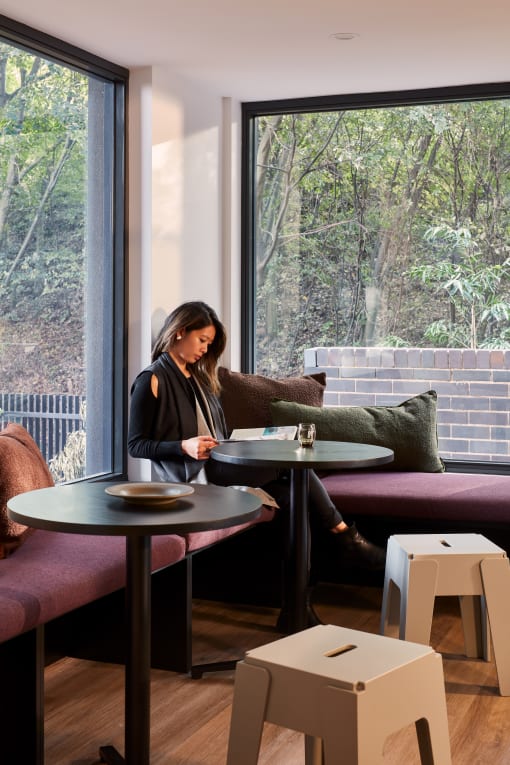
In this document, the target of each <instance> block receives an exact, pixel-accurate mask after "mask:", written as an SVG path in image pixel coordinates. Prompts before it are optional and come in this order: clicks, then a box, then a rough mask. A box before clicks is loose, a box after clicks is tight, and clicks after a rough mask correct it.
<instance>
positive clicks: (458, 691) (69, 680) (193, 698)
mask: <svg viewBox="0 0 510 765" xmlns="http://www.w3.org/2000/svg"><path fill="white" fill-rule="evenodd" d="M380 605H381V590H380V588H378V587H354V586H340V585H336V586H328V587H324V586H323V587H320V588H319V589H318V591H317V597H316V603H315V606H316V611H317V613H318V615H319V616H320V618H321V620H322V621H323V622H325V623H329V624H338V625H341V626H344V627H350V628H353V629H360V630H364V631H367V632H374V633H377V632H378V628H379V613H380ZM276 613H277V612H276V611H275V610H273V609H264V608H254V607H240V606H223V605H222V604H218V603H208V602H204V601H202V602H197V603H196V604H195V606H194V635H195V637H194V661H195V663H201V662H206V661H215V660H218V659H225V658H231V657H235V656H237V655H240V654H241V652H242V651H243V650H245V649H247V648H253V647H255V646H257V645H261V644H263V643H267V642H270V641H272V640H275V639H276V638H278V637H280V635H279V634H278V633H277V632H276V631H275V628H274V624H275V616H276ZM233 645H234V646H236V647H238V648H239V649H240V650H239V653H237V652H232V646H233ZM432 645H433V646H434V648H436V649H437V650H439V651H441V653H442V654H443V660H444V662H443V663H444V672H445V680H446V692H447V706H448V718H449V726H450V739H451V746H452V761H453V765H510V698H502V697H501V696H500V695H499V691H498V686H497V677H496V672H495V667H494V664H493V663H486V662H484V661H482V660H473V659H466V658H465V657H464V656H463V655H462V650H463V641H462V630H461V624H460V618H459V614H458V603H457V599H455V598H438V599H437V600H436V612H435V616H434V623H433V630H432ZM233 678H234V674H233V672H222V673H217V674H209V675H205V676H204V677H203V678H202V679H200V680H191V679H189V678H188V677H187V676H183V675H178V674H174V673H169V672H162V671H154V672H153V676H152V732H151V765H163V764H164V765H224V763H225V761H226V751H227V739H228V728H229V722H230V705H231V701H232V690H233ZM123 683H124V674H123V668H122V667H119V666H116V665H103V664H99V663H95V662H86V661H80V660H75V659H69V658H68V659H63V660H61V661H59V662H57V663H55V664H53V665H51V666H50V667H49V668H48V669H47V670H46V717H45V720H46V722H45V726H46V765H97V763H98V762H99V760H98V749H99V746H100V745H106V744H112V745H114V746H116V747H117V748H118V749H119V750H120V751H121V752H122V751H123V750H124V743H123V742H124V738H123V736H124V731H123V714H124V709H123V688H124V686H123ZM303 762H304V754H303V737H302V735H301V734H299V733H295V732H293V731H289V730H285V729H282V728H278V727H276V726H274V725H269V724H266V727H265V731H264V736H263V742H262V749H261V756H260V760H259V765H301V763H303ZM384 762H385V763H388V765H390V764H391V765H397V763H398V765H415V763H416V764H418V763H419V762H420V759H419V755H418V750H417V745H416V738H415V732H414V726H412V727H410V728H409V729H405V730H403V731H399V732H398V733H396V734H393V735H392V736H391V737H390V738H389V739H388V741H387V743H386V746H385V752H384ZM12 765H14V764H12Z"/></svg>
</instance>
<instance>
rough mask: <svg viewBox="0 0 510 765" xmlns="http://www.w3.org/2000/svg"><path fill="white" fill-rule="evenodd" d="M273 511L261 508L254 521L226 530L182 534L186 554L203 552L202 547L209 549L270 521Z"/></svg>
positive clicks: (264, 507)
mask: <svg viewBox="0 0 510 765" xmlns="http://www.w3.org/2000/svg"><path fill="white" fill-rule="evenodd" d="M275 512H276V511H275V510H273V509H272V508H270V507H266V506H265V505H263V506H262V511H261V513H260V515H259V516H258V518H256V519H255V520H254V521H248V523H241V524H239V525H238V526H230V527H229V528H226V529H211V530H208V531H192V532H190V533H188V534H184V539H185V540H186V550H187V552H196V551H197V550H203V549H204V547H209V546H210V545H213V544H215V543H216V542H221V540H223V539H227V538H228V537H231V536H233V535H234V534H239V532H240V531H244V530H245V529H249V528H250V526H254V525H255V524H257V523H264V522H266V521H272V520H273V518H274V515H275Z"/></svg>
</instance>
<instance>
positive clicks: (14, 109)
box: [0, 19, 127, 481]
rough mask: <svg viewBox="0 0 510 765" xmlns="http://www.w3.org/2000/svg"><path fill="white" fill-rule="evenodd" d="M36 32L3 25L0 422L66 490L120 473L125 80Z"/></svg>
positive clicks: (0, 62)
mask: <svg viewBox="0 0 510 765" xmlns="http://www.w3.org/2000/svg"><path fill="white" fill-rule="evenodd" d="M28 33H29V30H27V29H26V28H24V27H22V26H20V25H18V24H15V23H14V22H9V21H8V20H5V19H4V20H3V21H2V22H1V23H0V178H1V184H0V300H1V304H2V313H1V316H0V364H1V370H2V374H1V384H0V395H1V399H0V415H1V417H2V421H3V422H6V421H18V422H21V423H22V424H23V425H25V426H26V427H27V429H28V430H29V431H30V432H31V433H32V435H33V436H34V438H35V439H36V441H37V442H38V444H39V446H40V448H41V450H42V452H43V454H44V456H45V458H46V459H47V461H48V462H49V463H50V466H51V467H52V469H53V470H54V475H55V478H56V480H57V481H59V480H60V481H63V480H73V479H77V478H83V477H89V476H92V475H107V474H112V473H117V472H121V471H122V451H123V450H122V447H121V443H122V436H123V427H124V426H123V411H122V402H123V379H122V373H121V371H120V370H122V350H123V349H122V337H123V333H122V332H119V329H121V327H122V322H123V292H124V285H123V281H124V277H123V261H124V244H123V209H124V188H123V165H124V136H123V130H124V89H125V86H126V83H127V73H126V72H125V71H124V70H121V69H120V68H118V67H115V66H114V65H109V64H108V63H107V62H104V61H101V60H98V59H95V58H94V57H91V56H89V55H88V54H86V53H84V52H82V51H77V50H76V49H72V48H70V47H69V46H66V45H65V44H64V43H61V42H60V41H57V40H54V39H53V38H48V37H47V36H43V35H38V33H36V32H34V31H33V30H30V34H28ZM85 411H86V412H87V416H86V417H85ZM114 423H115V428H114ZM119 447H120V448H119Z"/></svg>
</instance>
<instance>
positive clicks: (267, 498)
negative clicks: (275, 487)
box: [229, 486, 280, 509]
mask: <svg viewBox="0 0 510 765" xmlns="http://www.w3.org/2000/svg"><path fill="white" fill-rule="evenodd" d="M229 488H230V489H238V490H239V491H247V492H248V494H255V496H256V497H258V498H259V499H260V500H261V501H262V504H263V505H267V507H275V508H276V509H278V508H279V507H280V505H279V504H278V503H277V501H276V499H275V498H274V497H272V496H271V495H270V494H268V493H267V491H264V489H261V488H260V487H259V486H230V487H229Z"/></svg>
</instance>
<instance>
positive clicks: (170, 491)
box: [105, 482, 195, 507]
mask: <svg viewBox="0 0 510 765" xmlns="http://www.w3.org/2000/svg"><path fill="white" fill-rule="evenodd" d="M194 491H195V490H194V488H193V487H192V486H189V485H188V484H186V483H150V482H149V483H118V484H116V485H115V486H108V487H107V488H106V489H105V492H106V493H107V494H111V495H112V497H120V498H121V499H125V500H126V502H130V503H131V504H133V505H145V506H146V507H149V506H151V507H154V506H163V505H164V506H166V505H169V504H170V503H172V502H175V500H176V499H181V497H187V496H189V495H190V494H193V492H194Z"/></svg>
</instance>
